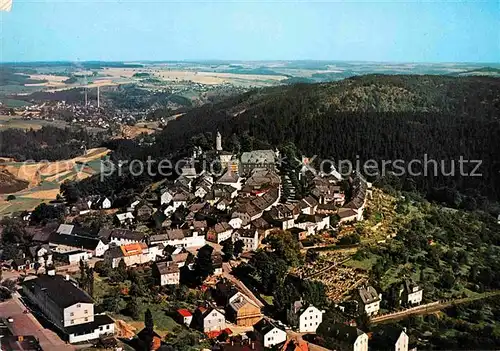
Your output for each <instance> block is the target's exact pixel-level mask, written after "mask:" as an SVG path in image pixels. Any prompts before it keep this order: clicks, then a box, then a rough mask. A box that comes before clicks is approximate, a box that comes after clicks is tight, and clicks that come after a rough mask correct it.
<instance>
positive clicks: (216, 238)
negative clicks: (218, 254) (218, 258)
mask: <svg viewBox="0 0 500 351" xmlns="http://www.w3.org/2000/svg"><path fill="white" fill-rule="evenodd" d="M232 233H233V227H231V226H230V225H229V223H227V222H222V223H217V224H216V225H215V226H214V227H213V228H212V229H209V230H208V233H207V240H208V241H211V242H214V243H217V244H220V243H221V242H223V241H225V240H227V239H229V238H231V234H232Z"/></svg>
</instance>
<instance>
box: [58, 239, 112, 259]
mask: <svg viewBox="0 0 500 351" xmlns="http://www.w3.org/2000/svg"><path fill="white" fill-rule="evenodd" d="M49 246H50V249H51V250H52V252H53V253H54V255H63V256H64V254H66V253H69V252H73V251H87V252H90V253H91V254H92V256H93V257H102V256H103V255H104V253H105V252H106V251H107V250H108V248H109V246H108V245H107V244H105V243H104V241H103V240H101V239H99V238H96V237H89V236H80V235H66V234H58V233H53V234H52V235H51V236H50V239H49Z"/></svg>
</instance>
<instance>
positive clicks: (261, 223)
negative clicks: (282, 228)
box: [249, 217, 274, 240]
mask: <svg viewBox="0 0 500 351" xmlns="http://www.w3.org/2000/svg"><path fill="white" fill-rule="evenodd" d="M249 228H255V229H256V230H257V232H258V233H259V238H266V237H267V235H268V234H269V233H270V232H271V231H272V230H273V229H274V228H273V227H272V226H271V224H269V223H268V222H267V221H266V220H265V219H264V218H262V217H260V218H257V219H256V220H255V221H252V222H250V225H249ZM259 240H260V239H259Z"/></svg>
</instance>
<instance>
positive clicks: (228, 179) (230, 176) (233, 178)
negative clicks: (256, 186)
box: [215, 169, 241, 190]
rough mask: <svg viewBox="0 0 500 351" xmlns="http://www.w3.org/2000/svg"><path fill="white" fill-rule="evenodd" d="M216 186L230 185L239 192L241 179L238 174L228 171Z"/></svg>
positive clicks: (218, 180)
mask: <svg viewBox="0 0 500 351" xmlns="http://www.w3.org/2000/svg"><path fill="white" fill-rule="evenodd" d="M215 183H216V184H222V185H230V186H232V187H233V188H235V189H237V190H241V178H240V177H239V176H238V173H236V172H233V170H231V169H228V170H227V171H226V173H224V174H223V175H222V176H221V177H220V178H219V179H217V181H216V182H215Z"/></svg>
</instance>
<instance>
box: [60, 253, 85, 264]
mask: <svg viewBox="0 0 500 351" xmlns="http://www.w3.org/2000/svg"><path fill="white" fill-rule="evenodd" d="M57 256H58V257H59V258H60V259H61V260H63V261H65V262H66V263H68V264H79V263H80V261H88V260H90V259H91V258H92V254H91V253H90V252H88V251H83V250H76V251H69V252H66V253H64V254H57Z"/></svg>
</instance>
